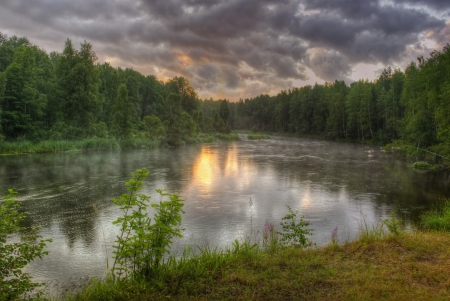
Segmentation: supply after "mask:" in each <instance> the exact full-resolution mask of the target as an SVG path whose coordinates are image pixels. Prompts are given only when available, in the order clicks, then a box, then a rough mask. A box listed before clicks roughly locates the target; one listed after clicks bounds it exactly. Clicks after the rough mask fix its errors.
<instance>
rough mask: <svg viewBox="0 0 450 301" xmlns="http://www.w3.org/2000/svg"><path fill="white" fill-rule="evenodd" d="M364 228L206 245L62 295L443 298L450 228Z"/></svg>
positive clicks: (449, 289)
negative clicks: (304, 242)
mask: <svg viewBox="0 0 450 301" xmlns="http://www.w3.org/2000/svg"><path fill="white" fill-rule="evenodd" d="M367 231H368V232H373V231H374V232H376V233H378V234H375V236H376V237H375V238H373V237H372V238H373V239H370V240H367V239H366V238H367V237H366V238H364V237H365V236H364V234H363V235H362V237H361V238H360V239H358V240H356V241H354V242H347V243H344V244H343V245H338V244H330V245H329V246H326V247H322V248H310V249H301V248H295V247H287V248H280V249H278V250H277V251H276V252H266V251H264V250H263V249H262V248H260V247H254V245H251V244H250V243H248V242H243V243H240V244H239V243H238V246H236V245H234V246H233V247H232V248H230V249H228V250H226V251H223V252H219V251H218V250H211V249H206V250H203V251H202V252H201V253H200V255H197V256H189V254H187V255H185V256H184V257H183V258H181V259H180V260H173V259H171V260H169V262H167V264H166V265H164V267H163V268H162V269H161V271H160V273H159V274H158V275H157V276H155V277H153V278H151V279H150V280H149V281H124V282H114V281H113V280H112V279H111V278H107V279H106V280H104V281H97V280H94V281H93V282H91V284H90V285H89V286H87V287H86V288H85V289H84V290H83V291H82V292H80V293H78V294H73V295H72V296H67V297H66V299H67V300H163V299H165V300H166V299H167V300H171V299H173V300H448V298H449V296H450V277H449V274H448V268H449V266H450V248H449V247H448V246H449V245H450V236H449V235H448V234H446V233H438V232H416V233H406V234H403V235H397V236H393V235H389V234H386V233H385V235H379V233H380V231H379V230H377V229H372V230H367ZM363 232H364V231H363ZM366 236H367V235H366ZM372 236H373V235H372Z"/></svg>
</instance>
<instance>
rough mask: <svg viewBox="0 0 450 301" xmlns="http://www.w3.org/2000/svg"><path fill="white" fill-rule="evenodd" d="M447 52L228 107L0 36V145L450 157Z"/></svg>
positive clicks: (84, 48) (182, 88)
mask: <svg viewBox="0 0 450 301" xmlns="http://www.w3.org/2000/svg"><path fill="white" fill-rule="evenodd" d="M449 104H450V46H448V45H447V46H446V47H445V48H444V49H443V50H442V51H435V52H433V53H431V55H430V57H429V58H427V59H425V58H423V57H419V58H418V61H417V62H411V63H410V64H409V65H408V66H407V68H406V69H405V70H404V71H402V70H399V69H395V70H392V69H391V68H387V69H385V70H384V71H383V72H382V73H381V75H380V76H379V77H378V78H377V79H376V80H375V81H374V82H370V81H368V80H359V81H357V82H354V83H352V84H351V85H350V86H348V85H347V84H345V83H344V82H343V81H335V82H333V83H325V84H323V85H318V84H316V85H314V86H304V87H301V88H293V89H292V90H288V91H281V92H280V93H279V94H278V95H276V96H269V95H260V96H257V97H254V98H251V99H245V100H240V101H239V102H236V103H232V102H229V101H228V100H213V99H210V100H200V99H199V97H198V95H197V93H196V92H195V90H194V89H193V88H192V86H191V85H190V83H189V81H188V80H187V79H186V78H184V77H175V78H172V79H170V80H168V81H166V82H162V81H159V80H157V79H156V78H155V77H154V76H153V75H148V76H144V75H142V74H140V73H139V72H137V71H134V70H132V69H128V68H127V69H122V68H114V67H112V66H111V65H110V64H108V63H103V64H100V63H98V62H97V57H96V55H95V52H94V51H93V49H92V45H91V44H89V43H87V42H84V43H82V44H81V46H80V49H76V48H75V47H74V46H73V44H72V42H71V41H70V40H69V39H68V40H67V41H66V42H65V46H64V49H63V51H62V52H61V53H59V52H52V53H50V54H47V53H46V52H45V51H43V50H42V49H40V48H39V47H37V46H35V45H32V44H31V43H30V42H29V41H28V39H27V38H18V37H15V36H13V37H7V36H6V35H3V34H1V33H0V141H2V140H3V139H6V140H9V141H17V140H32V141H37V140H45V139H53V140H61V139H83V138H87V137H115V138H117V139H127V138H149V139H167V140H168V141H169V142H170V141H172V142H176V141H179V140H189V139H193V138H195V136H196V135H197V134H198V133H200V132H206V133H213V132H229V131H230V130H231V129H232V128H235V129H254V130H261V131H276V132H286V133H294V134H308V135H317V136H322V137H327V138H331V139H337V140H350V141H367V140H370V141H373V142H375V143H379V144H386V143H389V142H391V141H397V142H398V141H401V142H403V143H405V144H409V145H414V146H420V147H421V148H429V149H432V150H435V151H439V152H440V153H445V154H449V153H450V143H449V142H448V137H449V134H450V105H449Z"/></svg>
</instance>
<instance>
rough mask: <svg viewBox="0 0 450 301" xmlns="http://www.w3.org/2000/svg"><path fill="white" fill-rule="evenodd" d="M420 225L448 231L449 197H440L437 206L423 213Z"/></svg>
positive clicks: (449, 230)
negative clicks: (439, 202)
mask: <svg viewBox="0 0 450 301" xmlns="http://www.w3.org/2000/svg"><path fill="white" fill-rule="evenodd" d="M421 226H422V227H423V228H425V229H427V230H435V231H445V232H450V199H448V198H444V199H442V200H441V204H440V206H439V207H438V208H436V209H434V210H431V211H429V212H426V213H425V214H423V215H422V216H421Z"/></svg>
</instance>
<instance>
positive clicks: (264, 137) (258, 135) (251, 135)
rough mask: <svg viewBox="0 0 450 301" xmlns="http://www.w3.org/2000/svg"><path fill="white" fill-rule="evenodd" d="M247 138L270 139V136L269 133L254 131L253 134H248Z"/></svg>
mask: <svg viewBox="0 0 450 301" xmlns="http://www.w3.org/2000/svg"><path fill="white" fill-rule="evenodd" d="M247 139H249V140H261V139H270V136H269V135H267V134H259V133H253V134H248V135H247Z"/></svg>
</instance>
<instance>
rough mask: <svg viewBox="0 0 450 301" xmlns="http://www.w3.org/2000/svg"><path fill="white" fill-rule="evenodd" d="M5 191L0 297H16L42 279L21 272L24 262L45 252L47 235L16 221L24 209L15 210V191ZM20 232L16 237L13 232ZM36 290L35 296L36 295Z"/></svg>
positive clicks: (1, 209) (0, 234)
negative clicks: (6, 193)
mask: <svg viewBox="0 0 450 301" xmlns="http://www.w3.org/2000/svg"><path fill="white" fill-rule="evenodd" d="M8 192H9V194H8V195H7V196H6V197H5V200H4V201H3V202H2V203H0V300H16V299H18V298H19V297H20V296H22V295H23V294H26V293H30V292H32V291H33V290H34V289H35V288H37V287H40V286H42V285H43V283H33V282H32V281H31V278H32V277H31V276H30V275H29V274H27V273H24V272H22V268H24V267H25V266H26V265H27V264H28V263H30V262H32V261H33V260H35V259H36V258H41V259H42V256H44V255H47V254H48V252H47V251H44V248H45V246H46V243H47V242H51V241H52V240H51V239H45V240H44V239H42V236H40V235H38V234H37V231H38V230H39V228H37V227H34V228H31V229H26V228H25V227H22V226H21V225H20V223H21V222H22V221H23V220H24V219H25V218H26V217H27V215H28V213H27V212H23V213H20V212H19V208H20V204H21V203H20V202H19V201H16V200H15V197H16V195H17V192H16V191H14V190H13V189H9V190H8ZM17 233H20V239H19V240H18V241H17V240H15V239H13V235H14V234H17ZM39 295H40V294H39V293H37V296H38V297H39Z"/></svg>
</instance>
